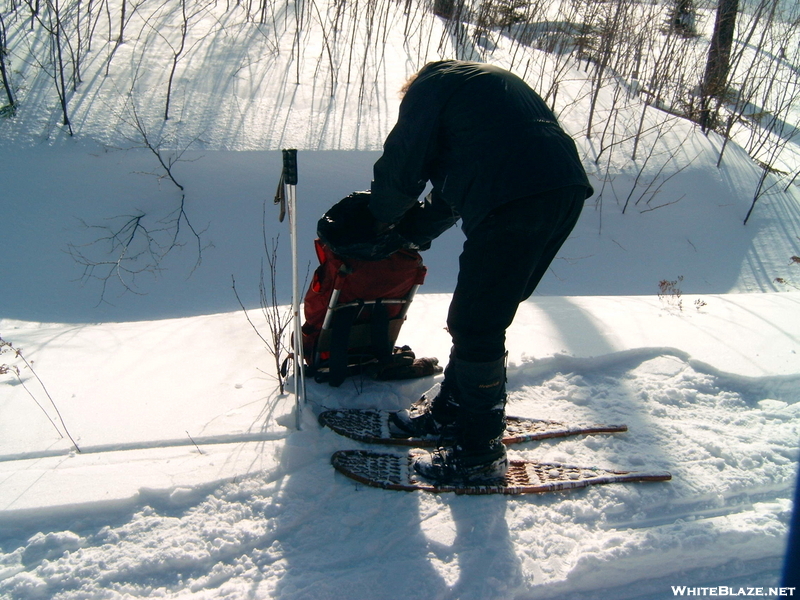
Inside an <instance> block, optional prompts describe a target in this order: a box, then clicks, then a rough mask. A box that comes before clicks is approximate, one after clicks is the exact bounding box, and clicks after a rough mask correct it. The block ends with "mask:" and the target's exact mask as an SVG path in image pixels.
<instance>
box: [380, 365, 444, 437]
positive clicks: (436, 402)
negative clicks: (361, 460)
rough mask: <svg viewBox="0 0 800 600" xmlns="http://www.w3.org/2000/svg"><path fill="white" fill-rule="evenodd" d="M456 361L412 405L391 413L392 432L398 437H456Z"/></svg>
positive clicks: (390, 427) (390, 429)
mask: <svg viewBox="0 0 800 600" xmlns="http://www.w3.org/2000/svg"><path fill="white" fill-rule="evenodd" d="M451 365H452V361H451V362H450V363H448V365H447V368H446V369H445V370H444V380H443V381H442V382H441V383H437V384H436V385H435V386H433V387H432V388H431V389H430V390H428V391H427V392H425V393H424V394H423V395H422V397H421V398H420V399H419V400H417V401H416V402H415V403H414V404H412V405H411V406H410V407H409V408H407V409H405V410H401V411H399V412H395V413H391V414H390V415H389V433H390V434H391V436H392V437H395V438H409V437H418V438H436V439H437V440H440V443H446V442H448V441H452V440H453V439H454V437H453V436H454V425H455V420H456V411H457V407H458V401H457V400H456V396H457V392H458V389H457V388H456V385H455V375H454V374H453V367H452V366H451Z"/></svg>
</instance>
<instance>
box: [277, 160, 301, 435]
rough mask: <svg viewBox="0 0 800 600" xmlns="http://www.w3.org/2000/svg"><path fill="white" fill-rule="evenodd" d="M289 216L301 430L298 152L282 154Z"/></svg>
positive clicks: (297, 406)
mask: <svg viewBox="0 0 800 600" xmlns="http://www.w3.org/2000/svg"><path fill="white" fill-rule="evenodd" d="M281 178H282V181H283V186H284V191H285V194H286V204H287V206H286V209H287V212H288V213H289V236H290V240H291V247H292V319H293V321H294V338H293V340H294V397H295V421H296V425H297V429H298V430H299V429H300V411H301V409H302V405H303V403H304V402H305V388H306V381H305V373H304V370H303V332H302V329H301V327H302V323H301V320H300V280H299V273H298V264H297V263H298V259H297V196H296V188H295V186H296V185H297V150H284V151H283V173H282V175H281Z"/></svg>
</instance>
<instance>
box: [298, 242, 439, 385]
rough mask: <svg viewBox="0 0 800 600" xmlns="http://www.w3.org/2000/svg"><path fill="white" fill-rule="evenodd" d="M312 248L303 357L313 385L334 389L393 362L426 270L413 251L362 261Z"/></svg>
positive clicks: (319, 244) (317, 245)
mask: <svg viewBox="0 0 800 600" xmlns="http://www.w3.org/2000/svg"><path fill="white" fill-rule="evenodd" d="M314 246H315V249H316V252H317V257H318V258H319V262H320V265H319V267H318V268H317V269H316V271H315V272H314V277H313V279H312V281H311V285H310V286H309V289H308V292H307V293H306V296H305V303H304V314H305V323H304V324H303V327H302V332H303V352H304V356H305V360H306V363H307V364H308V367H309V369H308V370H309V371H310V372H311V374H313V375H314V377H315V379H316V380H317V381H328V382H329V383H330V384H331V385H333V386H338V385H341V383H342V381H344V379H345V378H346V377H347V376H348V375H349V374H351V373H353V372H355V371H358V370H361V369H362V368H363V367H364V366H365V365H368V364H370V363H376V362H380V361H385V360H389V359H391V357H392V354H393V352H395V351H396V349H395V348H394V343H395V341H396V340H397V336H398V334H399V333H400V327H401V326H402V325H403V321H405V317H406V312H407V311H408V308H409V305H410V303H411V300H412V299H413V297H414V293H415V292H416V290H417V288H418V287H419V286H420V285H422V283H423V282H424V281H425V274H426V272H427V269H426V268H425V266H424V265H423V264H422V257H421V256H420V255H419V253H418V252H417V251H416V250H406V249H401V250H398V251H396V252H394V253H393V254H391V255H389V256H388V257H387V258H383V259H382V260H360V259H356V258H345V257H342V256H339V255H337V254H336V253H334V251H333V250H332V249H331V248H330V247H329V246H328V245H327V244H325V243H324V242H323V241H321V240H320V239H317V240H315V241H314ZM412 358H413V355H412Z"/></svg>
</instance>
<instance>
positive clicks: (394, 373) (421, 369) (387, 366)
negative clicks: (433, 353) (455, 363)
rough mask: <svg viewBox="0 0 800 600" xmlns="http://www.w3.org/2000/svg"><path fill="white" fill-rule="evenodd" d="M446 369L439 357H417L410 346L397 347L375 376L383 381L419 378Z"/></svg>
mask: <svg viewBox="0 0 800 600" xmlns="http://www.w3.org/2000/svg"><path fill="white" fill-rule="evenodd" d="M442 371H444V369H443V368H442V367H440V366H439V359H438V358H416V357H415V356H414V352H413V351H412V350H411V348H409V347H408V346H403V347H402V348H395V349H394V353H393V354H392V356H391V358H390V359H388V360H387V361H386V362H384V363H382V364H380V365H378V368H377V371H376V373H375V378H376V379H379V380H381V381H396V380H400V379H417V378H419V377H427V376H429V375H436V374H437V373H441V372H442Z"/></svg>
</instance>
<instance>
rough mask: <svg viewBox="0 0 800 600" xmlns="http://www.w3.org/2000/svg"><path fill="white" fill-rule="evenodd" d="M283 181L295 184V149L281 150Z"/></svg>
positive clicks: (287, 183)
mask: <svg viewBox="0 0 800 600" xmlns="http://www.w3.org/2000/svg"><path fill="white" fill-rule="evenodd" d="M283 182H284V183H285V184H286V185H297V150H284V151H283Z"/></svg>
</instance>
